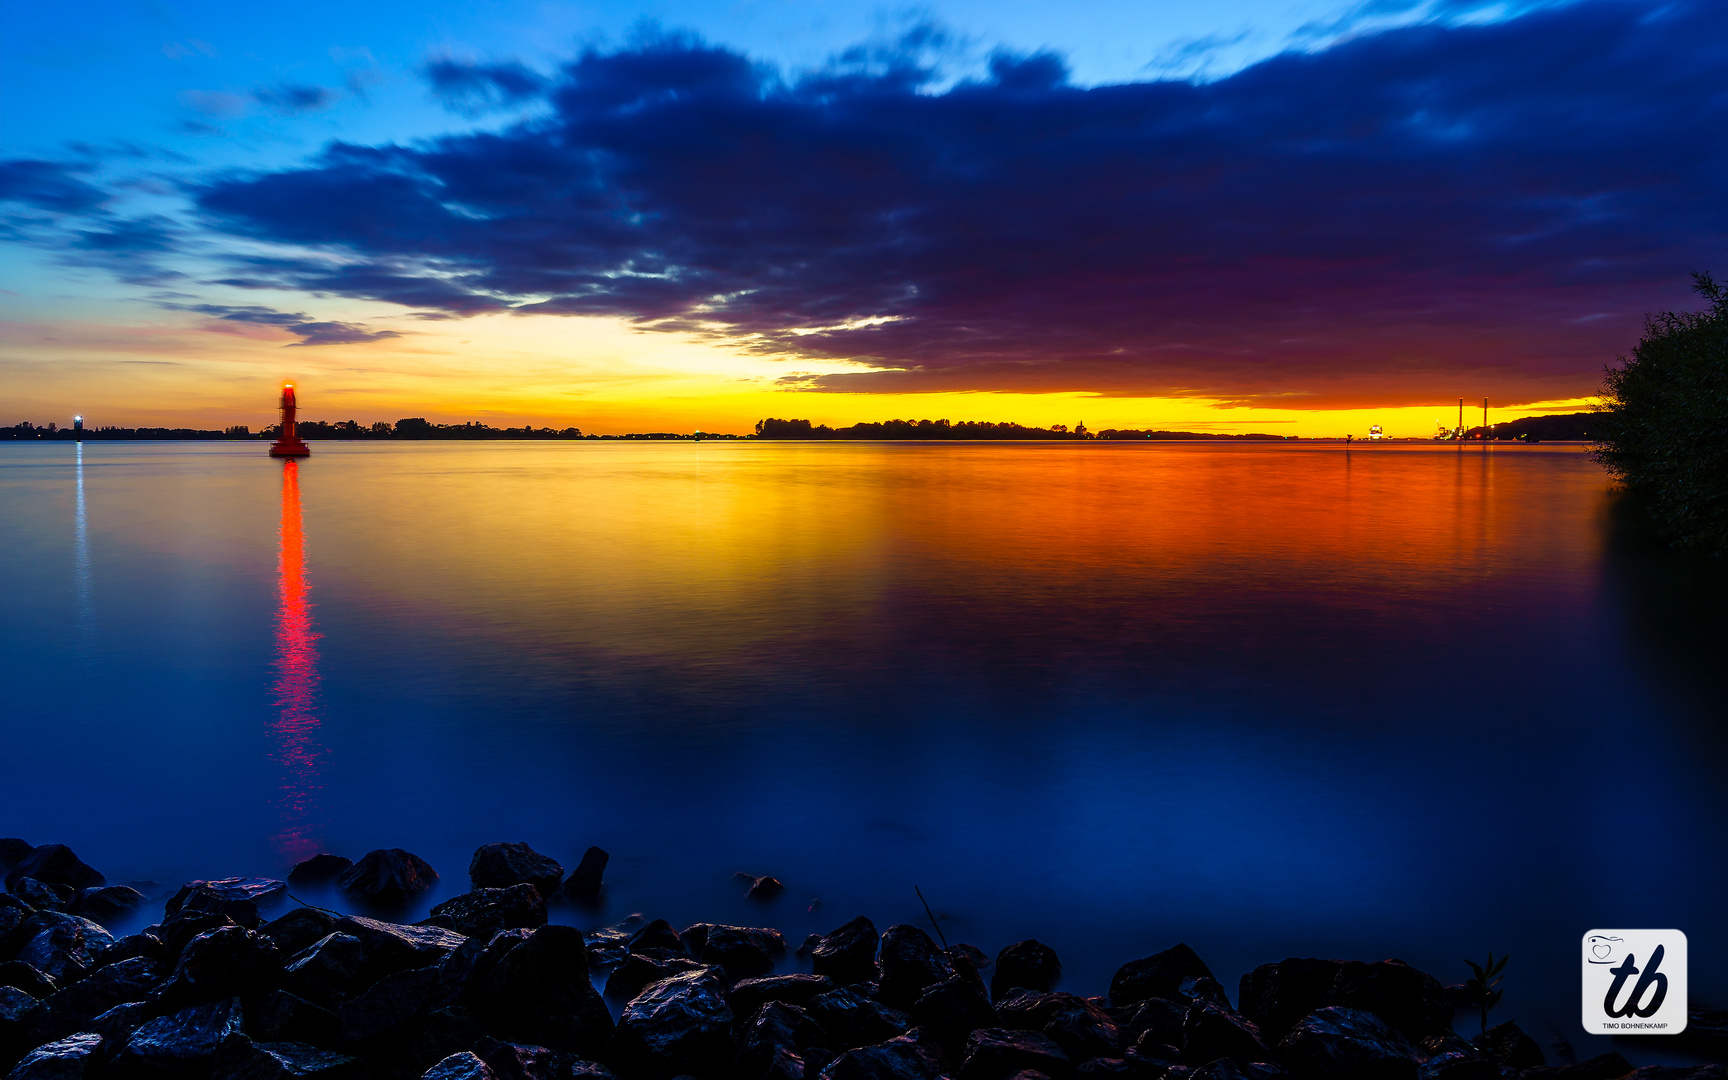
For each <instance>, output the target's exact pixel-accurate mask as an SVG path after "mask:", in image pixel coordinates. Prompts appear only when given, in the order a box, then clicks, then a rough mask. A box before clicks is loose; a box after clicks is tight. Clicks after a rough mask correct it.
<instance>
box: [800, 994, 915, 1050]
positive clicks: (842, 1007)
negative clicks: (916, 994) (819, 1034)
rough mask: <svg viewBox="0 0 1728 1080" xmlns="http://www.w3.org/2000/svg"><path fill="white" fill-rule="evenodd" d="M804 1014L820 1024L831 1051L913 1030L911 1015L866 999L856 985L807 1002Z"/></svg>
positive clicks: (882, 1040) (858, 1045) (869, 998)
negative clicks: (828, 1040) (827, 1038)
mask: <svg viewBox="0 0 1728 1080" xmlns="http://www.w3.org/2000/svg"><path fill="white" fill-rule="evenodd" d="M805 1012H807V1013H809V1015H810V1019H812V1020H814V1021H816V1022H817V1023H818V1024H820V1025H822V1030H824V1031H826V1032H827V1033H828V1035H829V1038H830V1039H831V1040H832V1041H830V1042H829V1043H828V1046H829V1048H830V1049H834V1050H851V1049H855V1048H857V1047H860V1046H871V1045H874V1044H876V1043H879V1042H886V1041H887V1040H889V1039H892V1038H894V1037H895V1036H897V1035H904V1034H905V1033H906V1032H907V1031H908V1030H909V1029H910V1028H911V1027H912V1018H911V1017H910V1016H908V1015H907V1014H906V1013H903V1012H901V1011H900V1010H899V1009H891V1008H889V1007H888V1006H886V1005H884V1004H882V1003H881V1002H880V1001H876V1000H875V999H873V998H871V997H868V996H867V995H866V994H865V993H864V992H863V988H862V987H861V986H859V985H853V986H843V987H841V988H840V989H838V990H830V991H828V992H827V993H826V994H818V995H816V996H815V997H813V998H811V999H810V1004H809V1005H807V1006H806V1007H805Z"/></svg>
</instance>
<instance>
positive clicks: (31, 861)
mask: <svg viewBox="0 0 1728 1080" xmlns="http://www.w3.org/2000/svg"><path fill="white" fill-rule="evenodd" d="M21 878H35V879H36V880H37V881H44V882H47V883H48V884H50V885H65V886H67V887H68V888H70V889H72V890H73V891H74V892H76V891H77V890H79V889H99V888H101V887H102V886H104V885H106V884H108V879H107V878H105V877H103V876H102V875H101V873H100V872H98V871H97V870H96V869H94V868H93V867H90V866H87V865H85V863H84V860H82V859H80V858H79V857H78V856H77V855H76V854H74V853H73V851H72V849H71V848H69V847H67V846H66V845H65V844H44V845H42V846H41V847H39V848H32V849H30V853H29V854H27V855H25V856H24V857H23V858H21V859H19V860H18V861H17V862H16V863H14V864H13V866H12V869H10V870H8V871H6V891H7V892H16V891H17V889H16V885H17V883H18V881H19V879H21Z"/></svg>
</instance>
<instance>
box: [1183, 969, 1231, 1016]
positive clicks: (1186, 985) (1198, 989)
mask: <svg viewBox="0 0 1728 1080" xmlns="http://www.w3.org/2000/svg"><path fill="white" fill-rule="evenodd" d="M1176 992H1177V993H1178V994H1180V995H1181V996H1182V997H1185V998H1187V999H1188V1000H1189V1001H1204V1002H1206V1003H1207V1004H1209V1005H1216V1006H1218V1007H1219V1008H1220V1009H1223V1010H1224V1011H1225V1012H1232V1013H1233V1012H1235V1011H1236V1010H1235V1009H1233V1008H1231V1007H1230V998H1229V995H1227V994H1225V993H1224V987H1223V986H1222V985H1220V984H1219V982H1218V980H1217V979H1212V978H1208V977H1206V976H1205V975H1202V976H1200V977H1199V978H1195V979H1183V980H1182V985H1181V986H1180V987H1178V988H1177V991H1176Z"/></svg>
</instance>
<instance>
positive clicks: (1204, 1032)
mask: <svg viewBox="0 0 1728 1080" xmlns="http://www.w3.org/2000/svg"><path fill="white" fill-rule="evenodd" d="M1218 1058H1231V1059H1233V1060H1235V1061H1269V1060H1271V1058H1272V1050H1271V1048H1270V1047H1268V1046H1267V1045H1266V1043H1265V1041H1264V1040H1263V1039H1262V1038H1261V1037H1260V1029H1259V1028H1257V1027H1255V1026H1254V1022H1253V1021H1252V1020H1248V1019H1245V1018H1243V1017H1241V1016H1237V1015H1236V1014H1235V1013H1232V1012H1228V1011H1226V1010H1224V1009H1220V1008H1219V1007H1218V1006H1216V1005H1214V1004H1212V1003H1211V1002H1208V1001H1195V1002H1194V1003H1193V1004H1192V1005H1190V1006H1189V1007H1188V1013H1187V1015H1186V1016H1185V1017H1184V1018H1183V1021H1182V1060H1183V1062H1184V1063H1186V1064H1188V1065H1204V1064H1206V1063H1207V1062H1209V1061H1214V1060H1216V1059H1218Z"/></svg>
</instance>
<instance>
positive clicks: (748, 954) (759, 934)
mask: <svg viewBox="0 0 1728 1080" xmlns="http://www.w3.org/2000/svg"><path fill="white" fill-rule="evenodd" d="M678 936H679V937H681V938H683V940H684V947H685V948H686V949H688V950H690V955H691V956H694V957H695V958H696V959H698V960H700V961H701V962H702V963H704V964H709V965H713V966H716V967H719V968H723V969H724V970H725V972H726V974H727V975H728V976H729V977H731V978H733V979H749V978H753V977H756V976H759V975H767V974H768V973H769V972H771V971H773V970H774V961H775V960H777V959H778V958H780V957H782V956H785V955H786V939H785V938H783V937H781V936H780V931H778V930H767V929H761V928H758V927H753V926H726V925H723V924H721V923H697V924H695V925H694V926H687V927H685V928H684V930H683V931H682V932H681V933H680V934H679V935H678Z"/></svg>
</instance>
